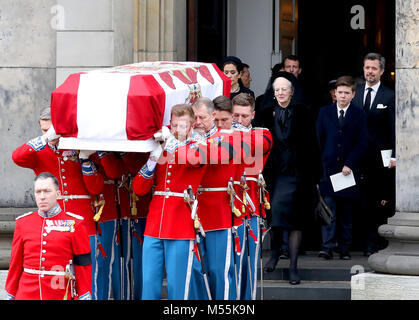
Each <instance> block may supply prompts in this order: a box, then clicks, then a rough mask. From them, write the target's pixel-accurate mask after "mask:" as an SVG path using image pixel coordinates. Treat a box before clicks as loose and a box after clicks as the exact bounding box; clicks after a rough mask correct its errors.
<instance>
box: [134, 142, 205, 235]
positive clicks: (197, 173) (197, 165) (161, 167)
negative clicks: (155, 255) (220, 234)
mask: <svg viewBox="0 0 419 320" xmlns="http://www.w3.org/2000/svg"><path fill="white" fill-rule="evenodd" d="M174 140H175V139H174ZM176 141H177V140H175V143H174V144H171V143H166V147H165V151H164V152H163V154H162V156H161V157H160V159H159V161H158V164H157V166H156V168H155V170H154V171H150V170H149V169H148V167H147V164H146V165H145V166H144V167H143V168H142V169H141V171H140V172H139V173H138V174H137V175H136V176H135V178H134V180H133V189H134V192H135V193H136V194H138V195H144V194H146V193H148V192H149V191H150V189H151V187H152V185H153V184H154V185H155V188H154V192H174V193H177V194H182V193H183V192H184V190H185V189H187V188H188V186H191V187H192V189H193V192H194V194H196V192H197V189H198V186H199V184H200V182H201V180H202V177H203V175H204V174H205V170H206V165H205V164H204V163H205V162H206V152H205V149H204V148H205V147H204V148H202V145H200V144H199V143H198V142H194V141H192V142H191V143H188V144H187V145H181V146H178V145H177V144H176ZM144 235H146V236H150V237H154V238H160V239H195V230H194V226H193V220H192V218H191V209H190V207H189V204H188V203H186V202H185V200H184V199H183V197H177V196H171V195H167V196H166V195H156V194H154V195H153V198H152V200H151V203H150V207H149V212H148V216H147V224H146V228H145V232H144Z"/></svg>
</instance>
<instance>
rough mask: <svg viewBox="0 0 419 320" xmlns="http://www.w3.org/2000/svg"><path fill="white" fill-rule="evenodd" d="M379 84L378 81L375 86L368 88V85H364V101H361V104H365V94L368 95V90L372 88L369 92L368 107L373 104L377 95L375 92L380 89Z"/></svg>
mask: <svg viewBox="0 0 419 320" xmlns="http://www.w3.org/2000/svg"><path fill="white" fill-rule="evenodd" d="M380 84H381V81H378V82H377V83H376V84H375V85H373V86H372V87H370V86H369V85H368V83H365V88H364V99H363V100H362V101H363V104H364V103H365V98H366V97H367V93H368V90H367V89H368V88H372V90H371V104H370V107H371V106H372V103H373V102H374V99H375V96H376V95H377V91H378V88H379V87H380Z"/></svg>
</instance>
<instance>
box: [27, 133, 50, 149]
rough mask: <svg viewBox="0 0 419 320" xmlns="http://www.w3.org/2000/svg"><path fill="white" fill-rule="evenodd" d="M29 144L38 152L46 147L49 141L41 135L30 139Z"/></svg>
mask: <svg viewBox="0 0 419 320" xmlns="http://www.w3.org/2000/svg"><path fill="white" fill-rule="evenodd" d="M27 144H28V145H29V146H31V147H32V149H34V150H35V151H36V152H38V151H41V150H42V149H44V148H45V147H46V145H47V142H46V141H45V138H44V137H43V136H39V137H36V138H34V139H32V140H30V141H29V142H28V143H27Z"/></svg>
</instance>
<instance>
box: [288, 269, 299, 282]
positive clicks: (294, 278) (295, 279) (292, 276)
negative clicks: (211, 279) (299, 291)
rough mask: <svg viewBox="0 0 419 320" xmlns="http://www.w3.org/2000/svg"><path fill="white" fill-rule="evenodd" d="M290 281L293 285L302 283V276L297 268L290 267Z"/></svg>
mask: <svg viewBox="0 0 419 320" xmlns="http://www.w3.org/2000/svg"><path fill="white" fill-rule="evenodd" d="M289 278H290V280H289V282H290V284H292V285H297V284H300V276H299V275H298V270H297V269H289Z"/></svg>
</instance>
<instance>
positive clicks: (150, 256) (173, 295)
mask: <svg viewBox="0 0 419 320" xmlns="http://www.w3.org/2000/svg"><path fill="white" fill-rule="evenodd" d="M171 112H172V113H171V122H170V124H171V126H170V127H171V128H170V129H171V132H172V133H173V136H171V137H169V138H168V139H167V140H166V141H165V142H164V144H163V148H162V147H160V144H158V143H157V142H156V148H155V150H153V151H152V152H151V154H150V158H149V160H148V161H147V163H146V164H145V165H144V166H143V168H142V169H141V170H140V172H139V173H138V174H137V175H136V176H135V178H134V180H133V189H134V191H135V193H137V194H138V195H144V194H146V193H148V192H149V191H150V189H151V188H152V185H153V184H154V186H155V187H154V194H153V198H152V200H151V203H150V207H149V212H148V216H147V223H146V228H145V232H144V246H143V292H142V298H143V299H145V300H155V299H160V297H161V287H162V281H163V275H164V270H166V279H167V291H168V298H169V299H180V300H184V299H205V298H206V296H205V286H204V278H203V277H202V276H201V275H200V270H201V266H200V264H199V261H198V257H199V254H197V256H195V255H194V249H196V245H198V243H195V241H194V239H197V237H196V232H197V231H196V230H195V225H194V220H193V219H192V216H191V215H192V210H191V207H190V202H189V201H188V200H189V199H188V197H185V190H187V189H188V187H191V190H192V192H193V193H194V194H196V191H197V189H198V185H199V183H200V182H201V179H202V177H203V175H204V174H205V169H206V166H205V164H203V163H204V162H205V151H203V150H201V149H200V146H201V145H200V143H199V142H195V141H193V140H192V139H191V133H192V123H193V120H194V114H193V111H192V108H191V107H190V106H188V105H176V106H174V107H173V108H172V111H171ZM195 252H196V250H195ZM199 259H200V257H199Z"/></svg>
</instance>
